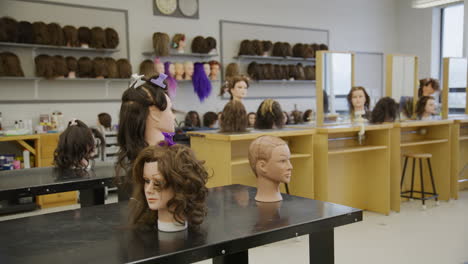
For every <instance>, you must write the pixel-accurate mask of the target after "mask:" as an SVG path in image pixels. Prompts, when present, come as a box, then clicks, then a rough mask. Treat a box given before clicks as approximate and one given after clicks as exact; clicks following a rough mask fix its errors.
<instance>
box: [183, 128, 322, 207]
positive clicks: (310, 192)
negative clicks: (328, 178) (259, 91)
mask: <svg viewBox="0 0 468 264" xmlns="http://www.w3.org/2000/svg"><path fill="white" fill-rule="evenodd" d="M188 134H189V135H190V144H191V148H192V149H193V150H194V151H195V154H196V156H197V157H198V158H199V159H202V160H205V161H206V163H205V166H206V168H207V169H208V172H209V173H210V175H211V178H209V180H208V184H207V186H208V187H217V186H223V185H230V184H244V185H249V186H256V178H255V175H254V174H253V172H252V169H251V168H250V165H249V160H248V148H249V145H250V143H251V142H252V141H253V140H254V139H256V138H257V137H260V136H263V135H270V136H276V137H280V138H282V139H283V140H285V141H286V142H288V145H289V148H290V150H291V163H292V165H293V173H292V178H291V182H290V183H289V190H290V193H291V194H293V195H298V196H302V197H307V198H311V199H313V198H314V157H313V135H314V134H315V130H313V129H293V128H283V129H277V130H251V131H249V132H245V133H219V132H218V131H213V130H209V131H192V132H188ZM282 188H283V187H282ZM283 190H284V189H283Z"/></svg>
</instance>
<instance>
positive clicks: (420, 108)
mask: <svg viewBox="0 0 468 264" xmlns="http://www.w3.org/2000/svg"><path fill="white" fill-rule="evenodd" d="M435 114H437V112H436V102H435V99H434V97H432V96H422V97H420V98H419V100H418V102H417V103H416V116H417V117H418V119H420V120H428V119H430V118H431V117H432V116H433V115H435Z"/></svg>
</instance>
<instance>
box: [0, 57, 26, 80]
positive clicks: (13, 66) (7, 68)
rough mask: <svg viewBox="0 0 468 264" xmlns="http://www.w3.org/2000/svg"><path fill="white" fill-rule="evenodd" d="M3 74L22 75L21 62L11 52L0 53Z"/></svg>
mask: <svg viewBox="0 0 468 264" xmlns="http://www.w3.org/2000/svg"><path fill="white" fill-rule="evenodd" d="M0 57H1V58H2V59H1V62H2V64H3V65H2V68H3V75H4V76H13V77H24V72H23V69H22V68H21V62H20V60H19V58H18V56H16V54H14V53H11V52H3V53H0Z"/></svg>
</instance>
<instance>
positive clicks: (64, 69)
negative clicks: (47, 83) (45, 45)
mask: <svg viewBox="0 0 468 264" xmlns="http://www.w3.org/2000/svg"><path fill="white" fill-rule="evenodd" d="M52 59H53V60H54V64H55V74H54V77H59V78H62V77H67V76H68V66H67V61H66V60H65V58H64V57H63V56H61V55H55V56H53V57H52Z"/></svg>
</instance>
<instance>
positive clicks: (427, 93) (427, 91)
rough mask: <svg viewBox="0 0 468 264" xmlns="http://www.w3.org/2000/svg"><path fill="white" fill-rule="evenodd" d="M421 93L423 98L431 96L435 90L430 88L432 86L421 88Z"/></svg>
mask: <svg viewBox="0 0 468 264" xmlns="http://www.w3.org/2000/svg"><path fill="white" fill-rule="evenodd" d="M422 93H423V96H431V95H433V94H434V93H435V90H434V88H432V84H429V85H425V86H423V88H422Z"/></svg>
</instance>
